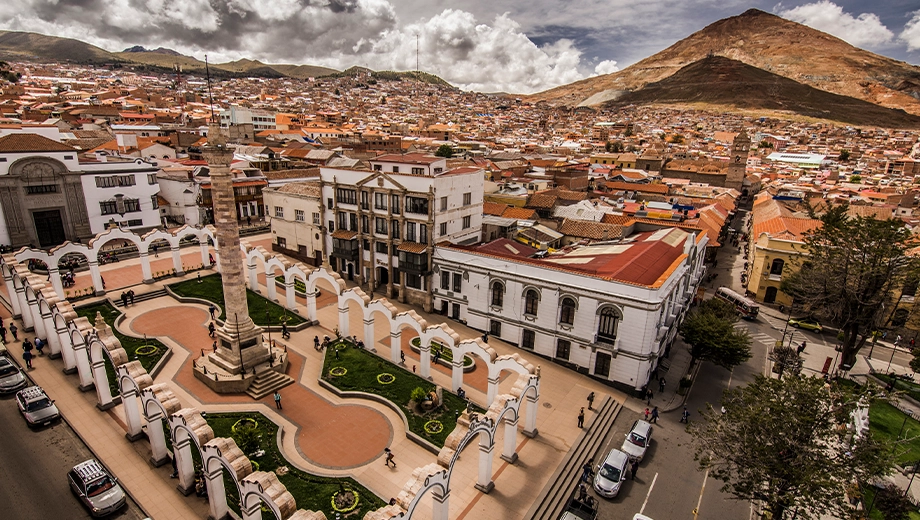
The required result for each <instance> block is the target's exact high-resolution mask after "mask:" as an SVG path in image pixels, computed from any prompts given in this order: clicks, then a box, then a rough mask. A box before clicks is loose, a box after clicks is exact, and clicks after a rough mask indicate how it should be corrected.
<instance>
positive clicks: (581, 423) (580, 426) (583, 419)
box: [578, 407, 585, 428]
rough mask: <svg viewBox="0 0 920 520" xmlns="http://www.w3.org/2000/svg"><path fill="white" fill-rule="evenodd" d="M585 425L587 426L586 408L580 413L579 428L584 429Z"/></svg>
mask: <svg viewBox="0 0 920 520" xmlns="http://www.w3.org/2000/svg"><path fill="white" fill-rule="evenodd" d="M584 425H585V408H584V407H582V408H581V410H579V411H578V427H579V428H583V427H584Z"/></svg>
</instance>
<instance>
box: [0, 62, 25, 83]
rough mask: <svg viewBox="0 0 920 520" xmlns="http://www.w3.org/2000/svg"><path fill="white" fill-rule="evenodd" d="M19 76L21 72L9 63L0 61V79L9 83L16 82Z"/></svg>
mask: <svg viewBox="0 0 920 520" xmlns="http://www.w3.org/2000/svg"><path fill="white" fill-rule="evenodd" d="M21 77H22V74H20V73H18V72H16V71H14V70H13V69H11V68H10V64H9V63H7V62H5V61H0V79H2V80H6V81H9V82H10V83H16V82H17V81H19V78H21Z"/></svg>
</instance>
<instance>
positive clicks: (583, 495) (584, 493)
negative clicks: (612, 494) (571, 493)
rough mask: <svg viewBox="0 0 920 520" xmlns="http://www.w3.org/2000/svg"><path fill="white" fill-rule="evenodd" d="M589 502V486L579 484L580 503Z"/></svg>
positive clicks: (582, 483)
mask: <svg viewBox="0 0 920 520" xmlns="http://www.w3.org/2000/svg"><path fill="white" fill-rule="evenodd" d="M586 500H588V486H586V485H585V483H584V482H580V483H579V484H578V501H579V502H585V501H586Z"/></svg>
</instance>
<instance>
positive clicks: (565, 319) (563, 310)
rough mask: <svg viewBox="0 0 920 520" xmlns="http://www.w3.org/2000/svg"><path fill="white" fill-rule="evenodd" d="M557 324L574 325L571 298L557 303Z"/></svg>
mask: <svg viewBox="0 0 920 520" xmlns="http://www.w3.org/2000/svg"><path fill="white" fill-rule="evenodd" d="M559 323H564V324H566V325H571V324H573V323H575V300H573V299H572V298H563V299H562V302H560V303H559Z"/></svg>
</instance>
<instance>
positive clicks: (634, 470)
mask: <svg viewBox="0 0 920 520" xmlns="http://www.w3.org/2000/svg"><path fill="white" fill-rule="evenodd" d="M629 469H630V470H632V475H631V480H636V473H639V459H637V458H636V459H633V461H632V463H631V464H630V465H629Z"/></svg>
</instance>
